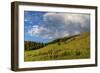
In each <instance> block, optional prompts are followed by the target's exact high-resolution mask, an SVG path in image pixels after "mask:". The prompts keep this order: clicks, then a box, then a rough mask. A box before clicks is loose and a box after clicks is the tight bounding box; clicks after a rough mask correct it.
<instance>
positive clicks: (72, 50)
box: [25, 32, 90, 61]
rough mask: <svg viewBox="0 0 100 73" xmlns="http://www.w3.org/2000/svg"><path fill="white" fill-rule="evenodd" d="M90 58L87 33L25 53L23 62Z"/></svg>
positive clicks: (88, 35)
mask: <svg viewBox="0 0 100 73" xmlns="http://www.w3.org/2000/svg"><path fill="white" fill-rule="evenodd" d="M89 57H90V34H89V32H86V33H82V34H80V35H77V36H73V37H71V38H69V39H65V38H61V39H60V40H59V41H57V42H55V43H52V44H48V45H47V46H45V47H43V48H40V49H38V50H31V51H25V61H41V60H43V61H45V60H65V59H84V58H89Z"/></svg>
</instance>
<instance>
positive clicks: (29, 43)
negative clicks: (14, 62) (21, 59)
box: [24, 41, 45, 50]
mask: <svg viewBox="0 0 100 73" xmlns="http://www.w3.org/2000/svg"><path fill="white" fill-rule="evenodd" d="M24 46H25V50H36V49H39V48H42V47H44V46H45V44H44V43H40V42H32V41H25V42H24Z"/></svg>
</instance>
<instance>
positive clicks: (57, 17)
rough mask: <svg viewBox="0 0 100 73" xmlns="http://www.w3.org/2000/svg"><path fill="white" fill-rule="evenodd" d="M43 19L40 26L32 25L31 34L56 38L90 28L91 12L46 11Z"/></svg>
mask: <svg viewBox="0 0 100 73" xmlns="http://www.w3.org/2000/svg"><path fill="white" fill-rule="evenodd" d="M43 19H44V20H43V22H41V23H40V25H39V26H37V25H34V26H32V29H31V30H29V33H30V34H31V35H37V36H40V37H43V38H48V39H54V38H59V37H65V36H70V35H75V34H79V33H80V32H86V31H89V30H90V15H89V14H74V13H57V12H56V13H46V14H44V17H43Z"/></svg>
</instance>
